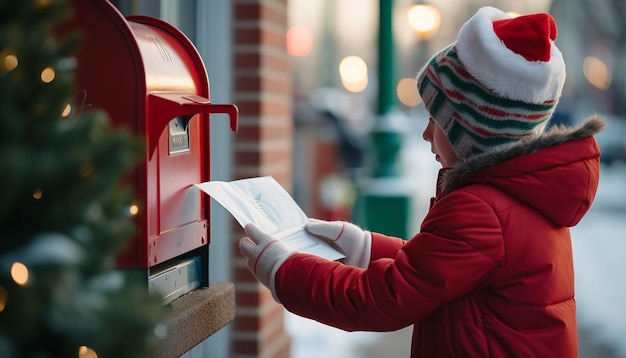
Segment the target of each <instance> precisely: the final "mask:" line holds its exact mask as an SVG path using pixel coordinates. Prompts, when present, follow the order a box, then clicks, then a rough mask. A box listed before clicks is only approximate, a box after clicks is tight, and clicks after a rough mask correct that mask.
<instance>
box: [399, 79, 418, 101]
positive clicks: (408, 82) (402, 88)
mask: <svg viewBox="0 0 626 358" xmlns="http://www.w3.org/2000/svg"><path fill="white" fill-rule="evenodd" d="M396 93H397V95H398V99H399V100H400V103H402V104H404V105H405V106H409V107H415V106H417V105H418V104H420V103H421V102H422V100H421V98H420V95H419V93H418V92H417V81H416V80H415V79H414V78H403V79H401V80H400V81H399V82H398V86H397V87H396Z"/></svg>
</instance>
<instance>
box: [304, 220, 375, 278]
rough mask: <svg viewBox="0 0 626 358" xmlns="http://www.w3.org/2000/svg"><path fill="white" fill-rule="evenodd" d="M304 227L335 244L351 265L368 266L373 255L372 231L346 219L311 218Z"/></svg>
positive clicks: (347, 263)
mask: <svg viewBox="0 0 626 358" xmlns="http://www.w3.org/2000/svg"><path fill="white" fill-rule="evenodd" d="M304 229H305V230H306V231H308V232H310V233H311V234H313V235H315V236H318V237H320V238H322V239H324V240H326V241H328V242H330V243H331V245H334V246H335V247H337V248H338V249H339V251H341V252H342V253H343V254H344V255H346V258H345V260H344V263H345V264H346V265H350V266H357V267H361V268H367V266H369V264H370V257H371V255H372V233H370V232H369V231H364V230H361V228H359V227H358V226H356V225H354V224H351V223H349V222H345V221H323V220H317V219H309V220H308V221H307V223H306V225H304Z"/></svg>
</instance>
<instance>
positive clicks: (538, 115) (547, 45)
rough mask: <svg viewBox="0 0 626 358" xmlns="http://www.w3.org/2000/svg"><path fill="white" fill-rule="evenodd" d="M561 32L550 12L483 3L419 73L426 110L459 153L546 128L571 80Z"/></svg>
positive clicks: (481, 150)
mask: <svg viewBox="0 0 626 358" xmlns="http://www.w3.org/2000/svg"><path fill="white" fill-rule="evenodd" d="M556 35H557V28H556V24H555V22H554V19H553V18H552V16H550V15H549V14H547V13H540V14H532V15H525V16H519V17H516V18H511V17H510V16H509V15H507V14H506V13H504V12H502V11H500V10H498V9H496V8H493V7H483V8H481V9H480V10H478V12H477V13H476V14H475V15H474V16H473V17H472V18H470V19H469V20H468V22H466V23H465V24H464V25H463V26H462V27H461V30H460V31H459V35H458V38H457V41H456V42H455V43H453V44H451V45H450V46H448V47H446V48H444V49H443V50H441V51H440V52H439V53H437V54H436V55H435V56H434V57H433V58H431V59H430V60H429V62H428V63H427V64H426V66H425V67H424V68H423V69H422V70H421V71H420V72H419V74H418V75H417V88H418V91H419V93H420V96H421V97H422V100H423V102H424V105H425V107H426V110H427V111H428V112H429V113H430V116H431V117H432V118H433V119H434V120H435V122H436V123H437V124H438V125H439V127H440V128H441V129H442V130H443V132H444V133H445V134H446V136H447V138H448V140H449V141H450V144H452V148H453V149H454V151H455V152H456V154H457V157H458V158H459V159H462V158H465V157H469V156H473V155H476V154H480V153H484V152H489V151H491V150H493V149H494V148H496V147H498V146H500V145H503V144H508V143H512V142H515V141H517V140H519V139H521V138H523V137H526V136H529V135H532V134H534V133H537V132H541V131H543V129H544V128H545V126H546V124H547V122H548V120H549V119H550V117H551V116H552V113H553V112H554V110H555V108H556V105H557V103H558V101H559V98H560V96H561V91H562V89H563V83H564V82H565V63H564V62H563V58H562V55H561V52H560V51H559V49H558V48H557V47H556V45H555V44H554V40H555V39H556Z"/></svg>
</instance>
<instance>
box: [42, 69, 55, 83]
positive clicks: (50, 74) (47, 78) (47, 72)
mask: <svg viewBox="0 0 626 358" xmlns="http://www.w3.org/2000/svg"><path fill="white" fill-rule="evenodd" d="M55 76H56V73H55V72H54V69H53V68H52V67H46V68H44V69H43V71H41V80H42V81H43V82H44V83H50V82H52V81H53V80H54V77H55Z"/></svg>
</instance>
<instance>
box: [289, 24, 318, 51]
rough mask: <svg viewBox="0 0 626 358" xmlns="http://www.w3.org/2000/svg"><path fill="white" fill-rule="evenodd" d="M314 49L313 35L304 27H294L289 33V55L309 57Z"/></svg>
mask: <svg viewBox="0 0 626 358" xmlns="http://www.w3.org/2000/svg"><path fill="white" fill-rule="evenodd" d="M312 49H313V33H312V32H311V30H309V29H308V28H306V27H304V26H292V27H291V28H290V29H289V30H288V31H287V53H289V54H290V55H291V56H297V57H302V56H307V55H309V54H310V53H311V50H312Z"/></svg>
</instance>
